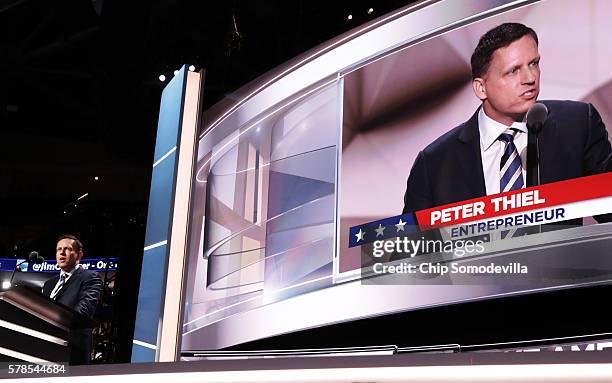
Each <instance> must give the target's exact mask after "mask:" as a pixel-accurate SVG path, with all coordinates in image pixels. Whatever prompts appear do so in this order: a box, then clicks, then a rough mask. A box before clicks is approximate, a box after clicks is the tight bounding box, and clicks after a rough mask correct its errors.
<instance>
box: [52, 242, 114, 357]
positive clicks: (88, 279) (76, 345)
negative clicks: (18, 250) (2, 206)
mask: <svg viewBox="0 0 612 383" xmlns="http://www.w3.org/2000/svg"><path fill="white" fill-rule="evenodd" d="M82 257H83V245H82V244H81V241H79V240H78V239H77V237H75V236H73V235H63V236H61V237H60V238H59V239H58V241H57V246H56V250H55V258H56V260H57V265H58V266H59V268H60V269H61V271H60V274H59V275H56V276H55V277H53V278H51V279H49V280H48V281H46V282H45V284H44V285H43V294H44V295H47V296H49V297H50V298H51V299H53V300H55V301H56V302H58V303H61V304H63V305H65V306H67V307H69V308H71V309H73V310H74V311H76V312H77V313H79V314H81V315H82V316H83V317H84V318H93V316H94V313H95V311H96V306H97V305H98V298H99V297H100V291H101V290H102V279H101V278H100V277H99V276H98V274H97V273H95V272H93V271H89V270H86V269H84V268H83V267H81V265H79V261H80V260H81V258H82ZM91 332H92V329H91V328H83V329H79V330H76V331H73V333H72V335H73V338H74V341H73V342H72V351H71V352H70V364H89V363H90V362H91V349H92V339H91Z"/></svg>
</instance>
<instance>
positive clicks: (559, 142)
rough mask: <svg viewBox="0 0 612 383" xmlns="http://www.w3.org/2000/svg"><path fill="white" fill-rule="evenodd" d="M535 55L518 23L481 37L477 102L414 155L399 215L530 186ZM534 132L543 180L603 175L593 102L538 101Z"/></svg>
mask: <svg viewBox="0 0 612 383" xmlns="http://www.w3.org/2000/svg"><path fill="white" fill-rule="evenodd" d="M539 63H540V54H539V51H538V37H537V35H536V33H535V31H533V29H531V28H529V27H526V26H525V25H522V24H518V23H506V24H502V25H499V26H498V27H495V28H493V29H491V30H490V31H488V32H487V33H485V34H484V35H483V36H482V37H481V38H480V41H479V42H478V45H477V47H476V49H475V50H474V53H473V54H472V58H471V65H472V87H473V90H474V93H475V95H476V97H478V98H479V99H480V100H481V102H482V105H481V106H480V107H479V108H478V110H476V112H475V113H474V115H473V116H472V117H471V118H470V119H469V120H468V121H467V122H465V123H463V124H461V125H459V126H458V127H456V128H454V129H452V130H450V131H449V132H447V133H446V134H444V135H442V136H441V137H439V138H438V139H436V140H435V141H434V142H433V143H431V144H430V145H428V146H427V147H426V148H425V149H423V150H422V151H421V152H420V153H419V154H418V156H417V158H416V160H415V161H414V164H413V166H412V170H411V171H410V176H409V177H408V182H407V187H406V193H405V195H404V213H408V212H415V211H417V210H422V209H427V208H431V207H434V206H440V205H445V204H449V203H453V202H458V201H463V200H467V199H471V198H477V197H483V196H485V195H491V194H496V193H499V192H505V191H510V190H516V189H520V188H523V187H527V186H531V185H534V184H535V176H536V174H537V166H536V162H535V161H534V160H535V157H536V155H535V151H534V150H533V148H534V147H535V145H534V143H535V136H534V135H533V134H532V133H530V132H529V131H528V129H527V126H526V123H525V115H526V113H527V111H528V110H529V108H530V107H531V106H533V105H534V104H535V103H536V99H537V97H538V94H539V91H540V65H539ZM542 103H543V104H544V105H546V107H547V108H548V117H547V119H546V121H545V123H544V125H543V127H542V130H541V133H540V135H539V145H540V177H541V183H542V184H545V183H550V182H556V181H563V180H567V179H571V178H576V177H582V176H588V175H592V174H596V173H601V172H605V171H609V170H610V167H611V166H612V164H611V163H610V162H611V161H612V160H611V158H612V154H611V153H612V149H611V147H610V142H609V141H608V133H607V131H606V127H605V126H604V124H603V122H602V119H601V117H600V116H599V113H598V112H597V110H596V109H595V107H593V105H591V104H586V103H582V102H574V101H543V102H542Z"/></svg>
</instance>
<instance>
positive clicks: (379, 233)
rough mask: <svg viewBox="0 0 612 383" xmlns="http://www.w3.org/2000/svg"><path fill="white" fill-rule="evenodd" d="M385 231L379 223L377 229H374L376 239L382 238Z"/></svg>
mask: <svg viewBox="0 0 612 383" xmlns="http://www.w3.org/2000/svg"><path fill="white" fill-rule="evenodd" d="M385 229H386V227H385V226H383V225H382V224H380V223H379V224H378V229H374V231H375V232H376V238H378V237H382V236H384V235H385V233H384V232H385Z"/></svg>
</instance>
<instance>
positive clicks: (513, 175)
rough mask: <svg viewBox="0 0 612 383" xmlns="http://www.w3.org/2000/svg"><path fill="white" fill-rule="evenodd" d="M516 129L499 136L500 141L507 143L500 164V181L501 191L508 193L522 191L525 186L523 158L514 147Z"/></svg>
mask: <svg viewBox="0 0 612 383" xmlns="http://www.w3.org/2000/svg"><path fill="white" fill-rule="evenodd" d="M516 132H517V130H516V129H508V130H506V131H505V132H503V133H502V134H501V135H500V136H499V140H501V141H503V142H505V143H506V148H505V149H504V154H503V155H502V158H501V161H500V163H499V170H500V177H501V178H500V180H499V191H500V193H501V192H507V191H510V190H516V189H520V188H522V187H523V186H525V181H524V180H523V167H522V166H521V156H519V153H518V150H516V146H515V145H514V135H515V134H516Z"/></svg>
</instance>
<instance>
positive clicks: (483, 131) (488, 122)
mask: <svg viewBox="0 0 612 383" xmlns="http://www.w3.org/2000/svg"><path fill="white" fill-rule="evenodd" d="M508 128H514V129H518V130H519V131H520V132H523V133H527V123H526V122H524V121H523V122H516V121H515V122H513V123H512V125H510V126H506V125H504V124H501V123H499V122H497V121H495V120H494V119H492V118H491V117H489V116H487V114H486V113H485V112H484V108H482V107H481V108H480V111H479V112H478V130H479V132H480V147H481V148H482V150H483V151H485V152H486V151H487V150H489V149H490V148H491V146H493V144H494V143H495V142H496V141H497V139H498V138H499V136H500V134H502V133H503V132H505V131H506V130H507V129H508Z"/></svg>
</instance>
